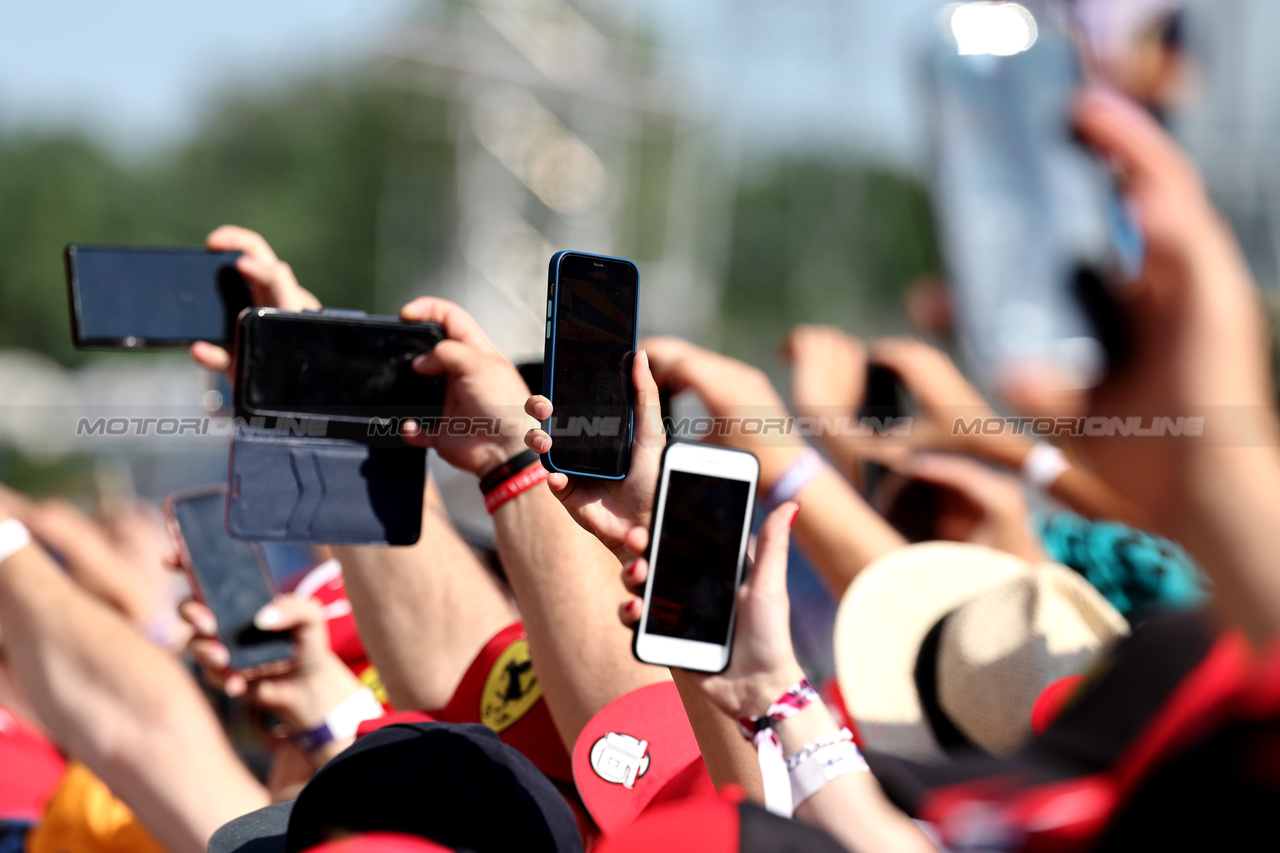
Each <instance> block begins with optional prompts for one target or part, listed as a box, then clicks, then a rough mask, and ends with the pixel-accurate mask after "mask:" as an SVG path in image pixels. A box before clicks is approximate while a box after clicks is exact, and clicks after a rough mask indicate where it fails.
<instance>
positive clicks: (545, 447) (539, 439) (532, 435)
mask: <svg viewBox="0 0 1280 853" xmlns="http://www.w3.org/2000/svg"><path fill="white" fill-rule="evenodd" d="M524 444H525V447H527V448H529V449H530V450H532V451H533V452H534V453H546V452H548V451H549V450H551V436H549V435H547V434H546V433H545V432H543V431H542V430H540V429H531V430H529V431H528V432H527V433H525V434H524Z"/></svg>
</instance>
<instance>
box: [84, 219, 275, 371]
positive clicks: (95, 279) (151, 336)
mask: <svg viewBox="0 0 1280 853" xmlns="http://www.w3.org/2000/svg"><path fill="white" fill-rule="evenodd" d="M239 257H240V253H239V252H213V251H208V250H205V249H197V248H179V247H167V248H142V247H138V246H81V245H74V244H73V245H69V246H67V248H66V249H65V251H64V252H63V259H64V261H65V264H66V273H67V291H68V296H69V297H70V301H71V338H72V341H73V342H74V343H75V345H76V347H77V348H80V349H180V348H183V347H187V346H189V345H191V344H192V343H195V342H196V341H209V342H210V343H215V344H218V345H220V346H230V345H231V342H232V340H234V338H235V323H236V317H237V316H238V315H239V314H240V312H241V311H242V310H244V309H245V308H248V307H249V306H250V305H252V304H253V303H252V301H251V298H250V293H249V285H248V284H247V283H246V282H245V280H244V278H243V277H241V275H240V273H239V272H238V271H237V270H236V260H237V259H238V258H239Z"/></svg>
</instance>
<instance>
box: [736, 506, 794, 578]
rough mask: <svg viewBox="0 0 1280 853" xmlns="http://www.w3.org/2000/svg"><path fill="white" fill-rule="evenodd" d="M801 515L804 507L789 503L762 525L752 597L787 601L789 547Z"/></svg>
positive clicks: (757, 544) (771, 514) (757, 545)
mask: <svg viewBox="0 0 1280 853" xmlns="http://www.w3.org/2000/svg"><path fill="white" fill-rule="evenodd" d="M799 512H800V504H798V503H796V502H795V501H787V502H786V503H784V504H783V505H782V506H780V507H778V508H777V509H775V510H774V511H773V512H771V513H769V516H768V517H767V518H766V519H765V520H764V524H763V525H761V527H760V536H759V538H758V539H757V541H756V558H755V565H754V566H753V568H752V571H751V575H750V577H749V579H748V581H747V582H748V583H749V584H750V585H751V594H752V595H764V596H767V597H769V598H777V599H779V600H786V596H787V548H788V546H789V545H790V542H791V525H792V523H793V522H794V521H795V520H796V515H797V514H798V513H799Z"/></svg>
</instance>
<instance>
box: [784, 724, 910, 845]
mask: <svg viewBox="0 0 1280 853" xmlns="http://www.w3.org/2000/svg"><path fill="white" fill-rule="evenodd" d="M774 730H775V732H776V733H777V735H778V740H779V741H780V742H781V744H782V752H783V755H786V756H792V755H795V754H796V753H798V752H800V751H801V750H803V749H804V748H805V746H806V745H808V744H809V743H811V742H813V741H814V740H816V739H817V738H820V737H822V736H824V735H831V734H834V733H835V732H836V730H837V727H836V724H835V722H834V721H833V720H832V719H831V714H830V712H828V711H827V707H826V705H824V704H823V703H822V700H821V699H818V700H815V701H814V702H813V703H811V704H810V705H809V706H808V707H807V708H805V710H804V711H802V712H800V713H799V714H798V715H796V716H794V717H792V718H790V719H787V720H782V721H780V722H778V723H777V724H776V725H775V727H774ZM795 816H796V817H797V818H798V819H800V820H803V821H805V822H806V823H811V824H813V825H814V826H819V827H821V828H823V829H825V830H826V831H827V832H829V833H831V834H832V835H833V836H834V837H835V838H836V839H837V840H839V841H840V843H842V844H843V845H844V846H845V847H847V848H848V849H849V850H851V851H854V853H874V851H893V853H899V851H935V850H936V848H935V847H934V846H933V845H932V844H931V843H930V842H929V840H928V839H927V838H926V837H925V836H924V834H923V833H922V832H921V831H920V829H919V827H917V826H916V825H915V823H914V822H913V821H912V820H911V819H910V818H909V817H908V816H907V815H906V814H904V813H903V812H901V811H900V810H898V809H897V808H895V807H894V805H893V804H892V803H890V802H889V800H888V798H886V797H885V795H884V792H883V791H882V790H881V789H880V785H879V783H877V782H876V780H875V777H874V776H872V775H871V773H870V772H854V773H846V774H845V775H843V776H838V777H836V778H835V779H832V780H831V781H830V782H828V783H827V784H826V785H825V786H823V788H822V789H821V790H819V791H818V792H817V793H816V794H814V795H813V796H811V797H809V798H808V799H807V800H805V801H804V802H802V803H800V804H799V805H798V806H797V807H796V810H795Z"/></svg>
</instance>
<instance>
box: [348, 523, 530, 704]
mask: <svg viewBox="0 0 1280 853" xmlns="http://www.w3.org/2000/svg"><path fill="white" fill-rule="evenodd" d="M334 552H335V555H336V556H337V558H338V560H339V561H340V562H341V563H342V567H343V578H344V580H345V582H346V588H347V597H348V598H349V599H350V600H351V608H352V612H353V613H354V615H355V620H356V624H357V625H358V626H359V628H360V638H361V640H362V641H363V642H364V645H365V649H366V650H367V651H368V653H369V659H370V660H371V661H372V662H373V665H374V666H375V667H377V669H378V673H379V675H380V676H381V678H382V683H383V684H384V685H386V688H387V694H388V696H389V697H390V698H391V702H392V704H393V705H395V706H396V707H397V708H440V707H443V706H444V705H445V704H446V703H447V702H448V701H449V698H450V697H451V696H452V695H453V692H454V690H455V689H456V688H457V686H458V682H459V681H460V680H461V678H462V676H463V674H464V673H465V672H466V670H467V667H468V666H469V665H470V663H471V661H472V659H474V658H475V656H476V654H477V653H478V652H479V651H480V649H481V648H483V646H484V644H485V643H486V642H487V641H488V640H489V639H490V638H491V637H492V636H493V635H494V634H496V633H498V632H499V631H501V630H502V629H503V628H505V627H506V626H507V625H509V624H511V623H512V622H514V621H515V620H516V619H517V618H518V616H517V613H516V610H515V607H514V606H513V605H512V604H511V601H510V599H509V597H508V595H507V592H506V590H505V589H503V587H502V584H501V582H500V581H499V580H498V579H497V578H496V577H494V576H493V574H492V573H491V572H490V571H489V570H488V569H487V568H486V567H485V566H483V565H482V564H481V563H480V561H479V560H477V559H476V557H475V555H474V554H473V553H472V552H471V549H470V548H469V547H468V546H467V544H466V543H465V542H464V541H462V539H461V538H460V537H459V536H458V534H457V531H455V530H454V529H453V525H452V524H450V523H449V521H448V519H447V518H444V517H442V516H441V515H440V514H439V513H438V511H437V510H435V509H433V508H432V507H430V506H428V507H427V508H426V509H425V510H424V512H423V518H422V537H421V538H420V539H419V540H418V544H417V545H414V546H412V547H409V548H335V549H334Z"/></svg>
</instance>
